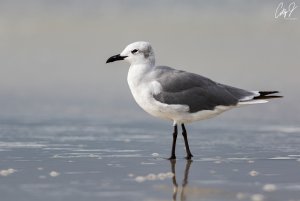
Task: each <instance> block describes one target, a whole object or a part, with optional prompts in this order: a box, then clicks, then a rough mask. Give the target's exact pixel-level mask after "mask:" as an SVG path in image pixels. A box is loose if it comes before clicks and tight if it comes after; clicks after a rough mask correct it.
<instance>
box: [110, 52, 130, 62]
mask: <svg viewBox="0 0 300 201" xmlns="http://www.w3.org/2000/svg"><path fill="white" fill-rule="evenodd" d="M126 57H127V56H121V55H120V54H117V55H115V56H112V57H109V58H108V59H107V61H106V63H111V62H114V61H119V60H123V59H125V58H126Z"/></svg>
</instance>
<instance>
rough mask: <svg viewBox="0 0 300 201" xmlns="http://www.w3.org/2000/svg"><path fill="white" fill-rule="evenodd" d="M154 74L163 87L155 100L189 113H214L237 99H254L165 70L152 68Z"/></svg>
mask: <svg viewBox="0 0 300 201" xmlns="http://www.w3.org/2000/svg"><path fill="white" fill-rule="evenodd" d="M154 73H155V77H156V81H158V82H159V83H160V84H161V86H162V91H161V92H160V93H159V94H156V95H154V98H155V99H156V100H157V101H159V102H162V103H166V104H181V105H188V106H189V109H190V110H189V112H191V113H194V112H198V111H201V110H213V109H214V108H215V107H216V106H234V105H236V104H237V103H238V102H239V100H240V99H242V98H244V97H246V96H249V95H253V93H252V92H249V91H246V90H243V89H238V88H235V87H231V86H227V85H222V84H219V83H217V82H214V81H212V80H210V79H208V78H206V77H203V76H201V75H197V74H193V73H188V72H185V71H180V70H175V69H172V68H170V67H166V66H157V67H155V71H154Z"/></svg>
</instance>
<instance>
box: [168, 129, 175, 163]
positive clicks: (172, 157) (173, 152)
mask: <svg viewBox="0 0 300 201" xmlns="http://www.w3.org/2000/svg"><path fill="white" fill-rule="evenodd" d="M176 140H177V124H176V125H175V126H174V131H173V143H172V153H171V157H170V158H169V159H170V160H172V159H176V155H175V148H176Z"/></svg>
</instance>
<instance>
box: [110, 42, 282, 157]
mask: <svg viewBox="0 0 300 201" xmlns="http://www.w3.org/2000/svg"><path fill="white" fill-rule="evenodd" d="M118 60H125V61H127V62H129V64H130V68H129V71H128V75H127V82H128V84H129V87H130V90H131V93H132V95H133V97H134V99H135V101H136V102H137V104H138V105H139V106H140V107H141V108H143V109H144V110H145V111H146V112H148V113H149V114H151V115H153V116H155V117H159V118H162V119H166V120H171V121H173V126H174V131H173V143H172V152H171V157H170V158H169V159H176V155H175V147H176V139H177V125H178V124H181V127H182V135H183V138H184V143H185V148H186V154H187V156H186V158H187V159H191V158H192V157H193V155H192V153H191V151H190V148H189V143H188V139H187V132H186V129H185V126H184V124H185V123H190V122H194V121H199V120H203V119H208V118H212V117H214V116H216V115H219V114H220V113H222V112H224V111H227V110H229V109H232V108H235V107H239V106H242V105H249V104H256V103H266V102H268V101H267V100H266V99H271V98H280V97H281V96H276V95H270V94H275V93H278V91H247V90H244V89H239V88H236V87H231V86H228V85H224V84H220V83H217V82H214V81H212V80H210V79H208V78H206V77H203V76H201V75H197V74H194V73H189V72H186V71H182V70H176V69H174V68H170V67H167V66H155V56H154V51H153V49H152V47H151V45H150V43H148V42H143V41H140V42H135V43H132V44H130V45H128V46H127V47H126V48H125V49H124V50H123V51H122V53H121V54H118V55H115V56H112V57H110V58H109V59H108V60H107V61H106V63H110V62H114V61H118Z"/></svg>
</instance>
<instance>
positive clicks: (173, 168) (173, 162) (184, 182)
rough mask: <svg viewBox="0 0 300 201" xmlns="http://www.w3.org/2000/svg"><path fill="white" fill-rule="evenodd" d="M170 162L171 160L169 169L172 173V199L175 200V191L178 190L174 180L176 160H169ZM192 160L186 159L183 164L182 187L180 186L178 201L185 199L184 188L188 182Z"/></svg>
mask: <svg viewBox="0 0 300 201" xmlns="http://www.w3.org/2000/svg"><path fill="white" fill-rule="evenodd" d="M170 162H171V170H172V173H173V178H172V182H173V187H174V190H173V200H174V201H175V200H177V192H178V184H177V181H176V171H175V166H176V160H170ZM192 162H193V161H192V160H188V161H187V162H186V164H185V170H184V177H183V181H182V188H181V193H180V201H185V200H186V194H185V189H186V186H187V184H188V177H189V171H190V166H191V164H192Z"/></svg>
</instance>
